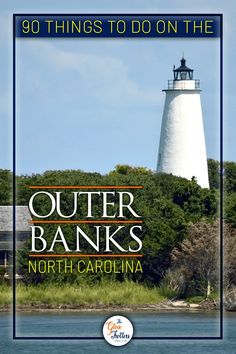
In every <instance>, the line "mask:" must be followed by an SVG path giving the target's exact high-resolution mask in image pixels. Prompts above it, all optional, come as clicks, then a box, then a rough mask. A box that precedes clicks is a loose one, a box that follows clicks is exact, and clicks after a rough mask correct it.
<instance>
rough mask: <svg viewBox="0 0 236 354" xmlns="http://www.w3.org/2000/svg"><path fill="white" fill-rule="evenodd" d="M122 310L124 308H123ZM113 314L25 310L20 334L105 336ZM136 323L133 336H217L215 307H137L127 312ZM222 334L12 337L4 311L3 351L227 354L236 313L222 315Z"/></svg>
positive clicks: (235, 336) (232, 347)
mask: <svg viewBox="0 0 236 354" xmlns="http://www.w3.org/2000/svg"><path fill="white" fill-rule="evenodd" d="M121 314H122V313H121ZM111 315H112V314H111V313H109V314H106V313H104V314H101V313H98V314H94V313H91V314H90V313H68V312H61V313H59V314H58V313H21V314H18V316H17V335H18V336H98V337H101V336H102V332H101V331H102V325H103V323H104V321H105V319H106V318H107V317H109V316H111ZM125 315H126V316H127V317H128V318H129V319H130V320H131V321H132V323H133V324H134V327H135V333H134V335H135V336H177V337H178V336H183V335H184V336H218V335H219V318H218V314H217V313H199V312H197V313H181V312H174V313H173V312H171V313H170V312H167V313H159V312H158V313H133V314H125ZM224 324H225V325H224V332H225V335H224V340H211V341H209V340H198V341H197V340H188V341H185V340H171V341H170V340H168V341H167V340H138V339H136V340H135V339H133V340H132V341H131V342H130V343H129V344H128V345H126V346H124V347H120V348H116V347H111V346H110V345H109V344H107V343H106V342H105V341H104V340H103V339H101V340H80V341H79V340H74V341H72V340H60V341H58V340H37V341H35V340H12V318H11V316H10V315H9V314H3V313H0V353H1V354H13V353H14V354H15V353H17V354H18V353H24V354H27V353H29V354H46V353H50V354H64V353H68V354H70V353H72V354H73V353H79V354H80V353H81V354H87V353H96V354H108V353H111V352H113V351H114V352H116V353H117V352H118V351H119V353H127V354H132V353H135V354H137V352H138V353H140V354H142V353H145V354H149V353H150V354H151V353H153V354H155V353H161V354H192V353H194V354H204V353H207V354H213V353H214V354H224V353H229V354H231V353H232V354H233V353H236V313H227V314H226V315H225V318H224Z"/></svg>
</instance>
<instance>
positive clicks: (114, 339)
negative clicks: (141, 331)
mask: <svg viewBox="0 0 236 354" xmlns="http://www.w3.org/2000/svg"><path fill="white" fill-rule="evenodd" d="M133 333H134V329H133V325H132V323H131V322H130V320H128V318H126V317H124V316H120V315H117V316H112V317H110V318H108V319H107V320H106V322H105V323H104V325H103V336H104V338H105V340H106V341H107V342H108V343H109V344H111V345H114V346H116V347H120V346H122V345H125V344H127V343H128V342H129V341H130V340H131V338H132V337H133Z"/></svg>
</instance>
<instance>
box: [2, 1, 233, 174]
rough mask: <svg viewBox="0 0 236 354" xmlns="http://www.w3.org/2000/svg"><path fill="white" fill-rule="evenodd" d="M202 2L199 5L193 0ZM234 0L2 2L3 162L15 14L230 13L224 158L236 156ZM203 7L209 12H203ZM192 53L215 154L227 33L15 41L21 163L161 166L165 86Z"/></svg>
mask: <svg viewBox="0 0 236 354" xmlns="http://www.w3.org/2000/svg"><path fill="white" fill-rule="evenodd" d="M194 4H196V5H194ZM230 4H232V6H233V5H234V4H233V2H231V1H227V2H225V4H224V5H221V2H219V1H215V2H214V6H213V5H212V1H192V2H191V6H190V5H189V1H178V8H177V7H175V5H173V1H165V4H163V2H161V1H148V0H147V1H145V5H144V1H121V0H120V1H119V2H118V1H117V2H116V1H113V2H112V4H111V2H110V1H102V0H100V1H99V5H98V1H90V2H89V4H86V5H85V2H82V1H68V2H65V1H58V0H57V1H41V2H40V5H39V2H38V3H37V5H36V4H33V3H32V2H31V1H23V0H22V1H21V2H20V7H19V2H17V1H9V2H7V1H5V2H2V3H1V5H0V7H1V15H0V17H1V21H0V26H1V32H0V37H1V38H0V39H1V64H2V65H1V66H0V75H1V77H2V78H3V80H2V81H1V83H0V106H1V108H0V114H1V121H0V128H1V129H0V144H1V145H0V151H1V154H0V168H9V169H11V166H12V162H11V144H12V140H11V128H12V123H11V121H12V104H11V102H12V86H11V83H12V72H11V69H12V67H11V64H12V58H11V56H12V52H11V45H12V44H11V43H12V39H11V37H12V33H11V21H12V20H11V15H12V13H13V12H29V13H33V12H40V13H43V12H45V13H49V12H54V13H55V12H68V13H69V12H70V13H83V12H84V13H86V12H87V13H89V12H91V13H99V12H103V13H104V12H107V13H109V12H113V13H115V12H118V13H125V12H133V13H138V12H139V13H165V12H166V13H167V12H171V13H173V12H176V13H178V12H179V13H180V12H185V13H191V12H196V13H198V12H201V13H204V12H205V13H207V12H208V13H220V12H223V14H224V21H225V28H224V50H225V55H224V63H225V66H224V68H225V69H224V73H225V83H224V93H225V100H224V102H225V116H224V119H225V121H224V126H225V160H235V145H234V140H235V138H234V136H235V125H236V123H235V119H234V111H233V102H234V97H235V93H236V92H235V90H236V89H235V83H234V80H233V77H234V74H235V68H234V57H235V54H234V51H235V49H234V47H235V39H234V27H235V24H234V21H233V19H234V14H235V10H233V9H234V6H233V7H232V8H231V6H230ZM199 9H201V11H200V10H199ZM182 52H184V54H185V57H186V59H187V65H188V66H190V67H191V68H193V69H194V70H195V71H194V74H195V78H196V79H200V80H201V88H202V90H203V92H202V108H203V114H204V126H205V134H206V144H207V154H208V157H211V158H215V159H217V158H218V157H219V129H218V127H219V40H217V39H213V40H206V39H204V40H200V39H198V40H191V39H184V40H181V39H177V40H173V39H161V40H160V39H159V40H157V39H156V40H152V39H149V40H142V39H139V40H138V39H136V40H132V39H126V40H121V39H116V40H108V39H100V40H93V39H88V40H79V39H66V40H62V39H50V40H45V39H43V40H29V39H27V40H25V39H18V40H17V151H18V154H17V171H18V173H23V174H25V173H27V174H31V173H36V172H43V171H45V170H49V169H51V170H52V169H82V170H85V171H97V172H101V173H107V172H108V171H110V170H111V169H113V168H114V166H115V165H116V164H118V163H119V164H130V165H133V166H146V167H148V168H151V169H155V168H156V160H157V151H158V143H159V134H160V126H161V117H162V110H163V105H164V97H165V96H164V93H163V92H162V89H165V88H166V86H167V80H168V79H171V78H172V66H173V64H175V65H178V64H179V60H180V58H181V56H182Z"/></svg>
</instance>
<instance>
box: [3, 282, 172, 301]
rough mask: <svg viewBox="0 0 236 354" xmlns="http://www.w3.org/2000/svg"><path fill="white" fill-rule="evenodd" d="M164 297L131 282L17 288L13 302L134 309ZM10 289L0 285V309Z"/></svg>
mask: <svg viewBox="0 0 236 354" xmlns="http://www.w3.org/2000/svg"><path fill="white" fill-rule="evenodd" d="M165 299H166V297H165V296H163V295H162V294H161V291H160V289H159V288H148V287H146V286H144V285H140V284H137V283H133V282H124V283H118V282H111V283H105V284H104V283H101V284H96V285H92V286H89V285H80V286H78V285H62V286H59V285H51V284H47V285H46V284H45V285H44V284H40V285H37V286H36V285H29V286H26V285H22V284H19V285H17V288H16V300H17V304H18V305H19V306H28V307H34V306H35V307H38V306H42V307H45V306H48V307H59V306H61V307H63V306H73V307H75V306H76V307H81V306H85V307H86V306H120V305H123V306H132V305H134V306H137V305H144V304H149V305H154V304H159V303H161V302H162V301H163V300H165ZM11 303H12V289H11V287H10V286H6V285H0V307H4V306H10V305H11Z"/></svg>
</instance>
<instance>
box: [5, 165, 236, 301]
mask: <svg viewBox="0 0 236 354" xmlns="http://www.w3.org/2000/svg"><path fill="white" fill-rule="evenodd" d="M208 168H209V179H210V189H209V190H208V189H202V188H201V187H200V186H199V185H198V184H197V181H196V180H195V179H194V178H193V180H192V181H188V180H186V179H184V178H180V177H176V176H173V175H168V174H158V173H154V172H152V171H150V170H148V169H146V168H142V167H130V166H126V165H118V166H117V167H116V168H115V169H114V170H113V171H111V172H110V173H109V174H107V175H101V174H99V173H85V172H83V171H80V170H66V171H47V172H45V173H43V174H36V175H32V176H17V177H16V184H17V204H18V205H28V201H29V198H30V196H31V194H32V191H31V190H30V189H29V188H28V186H29V185H111V186H112V185H142V186H144V189H142V190H133V191H132V193H133V195H134V204H133V206H134V209H135V210H136V211H137V213H138V214H139V215H141V216H142V218H143V220H144V224H143V229H142V232H141V233H140V235H139V236H140V238H141V239H142V243H143V248H142V253H143V254H144V257H143V259H142V265H143V273H142V274H140V273H133V274H121V273H119V274H101V273H99V274H91V275H89V274H86V275H78V274H73V273H71V274H69V273H66V274H65V273H60V274H53V273H49V274H34V273H30V274H29V273H28V253H29V249H30V242H28V243H27V244H26V247H25V248H24V249H23V250H20V251H19V255H18V261H19V267H20V269H21V272H23V274H24V279H25V282H26V283H39V282H44V281H46V282H58V283H65V282H68V283H81V282H86V283H89V282H91V283H94V282H96V281H100V280H101V278H102V279H105V278H112V279H113V280H119V281H123V280H124V279H125V278H129V279H130V280H133V281H138V282H142V283H147V284H151V285H152V284H154V285H158V284H166V285H167V286H168V287H170V288H171V289H172V290H174V291H175V292H176V293H178V294H181V295H184V296H187V295H188V294H191V293H198V292H199V293H203V292H205V293H208V294H209V293H210V292H211V290H217V287H218V285H219V271H218V270H219V262H218V258H219V257H217V255H219V248H218V247H219V246H218V245H219V242H218V241H219V210H220V209H219V195H220V192H219V186H220V182H219V181H220V169H219V163H218V162H217V161H215V160H208ZM11 181H12V174H11V173H10V172H9V171H6V170H0V204H1V205H11V204H12V193H11ZM223 181H224V220H225V222H226V223H227V230H228V234H229V235H231V236H230V237H229V241H228V242H229V244H230V245H231V247H234V240H235V234H234V228H235V227H236V164H235V163H233V162H225V163H224V173H223ZM93 202H94V203H95V207H94V216H95V217H94V218H95V219H99V218H100V215H101V213H100V209H101V200H100V199H99V197H97V196H94V198H93ZM48 203H49V201H48V199H43V198H42V200H41V201H40V200H39V202H38V203H37V205H36V207H37V210H38V212H40V213H42V214H43V213H46V212H47V210H48V208H49V205H48ZM72 203H73V197H72V194H71V191H70V190H63V203H62V212H63V213H64V214H69V213H71V206H72ZM86 207H87V201H86V198H84V199H83V198H81V200H80V205H79V208H78V213H77V214H76V215H75V216H73V219H75V220H76V219H80V218H81V215H83V214H84V213H85V210H86ZM115 208H118V200H115ZM125 216H126V217H127V218H130V215H129V214H128V211H127V215H125ZM52 218H54V219H56V218H58V216H57V215H56V214H55V215H53V216H52ZM93 228H94V226H93V225H87V224H86V225H83V230H84V232H86V233H87V234H88V235H93V234H94V229H93ZM44 229H45V235H47V241H48V242H49V243H50V242H51V241H52V239H53V238H54V236H55V225H45V226H44ZM63 230H64V233H65V235H66V239H67V240H68V244H69V246H70V247H71V248H72V249H73V247H75V226H74V225H65V226H63ZM112 230H115V226H113V229H112ZM127 230H128V229H127V228H124V229H123V230H120V232H119V233H118V234H117V236H116V237H115V239H116V240H117V242H120V243H121V244H122V245H123V246H124V247H128V245H129V244H130V238H129V237H128V233H127ZM232 230H233V231H232ZM212 237H213V239H214V240H215V241H214V242H212ZM104 238H105V236H104V235H101V244H103V241H104ZM211 246H212V247H211ZM213 246H214V247H213ZM81 247H83V248H84V249H85V248H86V249H87V252H88V253H89V252H94V250H93V249H92V248H91V247H88V243H87V242H86V241H85V240H84V243H82V245H81ZM102 247H103V246H102ZM228 248H229V252H230V247H228ZM208 249H209V252H208V253H207V250H208ZM55 251H57V252H62V247H61V245H58V246H56V247H55ZM103 251H104V248H101V251H100V252H103ZM113 251H114V252H115V249H114V250H113ZM227 257H228V259H230V256H229V255H227ZM227 257H226V258H227ZM204 260H205V262H204ZM207 261H208V262H207ZM209 263H210V264H211V267H209ZM204 265H205V266H204ZM209 268H210V271H209ZM235 268H236V262H235V264H234V262H231V263H230V265H229V267H228V268H227V269H228V270H227V272H228V273H227V277H228V278H227V279H228V284H229V286H230V285H232V284H234V282H235V275H233V274H235ZM177 280H179V282H178V281H177Z"/></svg>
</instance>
